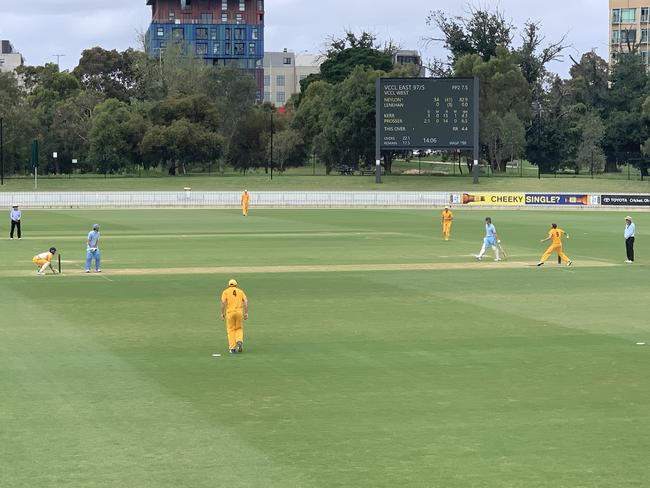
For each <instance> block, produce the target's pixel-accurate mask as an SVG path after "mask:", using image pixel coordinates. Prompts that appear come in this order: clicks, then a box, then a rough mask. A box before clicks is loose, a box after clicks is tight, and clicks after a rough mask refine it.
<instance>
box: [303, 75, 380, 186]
mask: <svg viewBox="0 0 650 488" xmlns="http://www.w3.org/2000/svg"><path fill="white" fill-rule="evenodd" d="M380 74H381V72H378V71H374V70H370V69H364V68H362V67H357V68H355V69H354V70H353V71H352V73H351V74H350V76H348V77H347V78H346V79H345V80H344V81H343V82H341V83H339V84H338V85H337V86H336V89H335V90H332V91H331V92H330V94H329V97H328V100H327V112H326V113H325V115H324V118H323V124H322V132H320V133H319V134H318V135H317V136H316V137H315V139H314V146H315V150H316V153H317V155H318V156H319V158H320V159H321V160H322V161H323V162H325V165H326V169H327V172H328V173H329V172H330V171H331V170H332V168H334V166H336V165H337V164H341V163H346V164H349V165H351V166H357V165H358V164H359V163H360V162H361V163H362V164H368V165H370V164H373V161H374V157H375V149H374V143H375V80H376V79H377V77H378V76H380ZM386 170H387V171H390V168H386Z"/></svg>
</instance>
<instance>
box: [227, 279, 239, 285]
mask: <svg viewBox="0 0 650 488" xmlns="http://www.w3.org/2000/svg"><path fill="white" fill-rule="evenodd" d="M228 286H237V280H235V279H232V280H230V281H229V282H228Z"/></svg>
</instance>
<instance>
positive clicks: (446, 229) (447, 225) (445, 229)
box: [442, 220, 451, 240]
mask: <svg viewBox="0 0 650 488" xmlns="http://www.w3.org/2000/svg"><path fill="white" fill-rule="evenodd" d="M450 234H451V220H450V221H448V222H443V223H442V235H443V236H444V238H445V240H449V236H450Z"/></svg>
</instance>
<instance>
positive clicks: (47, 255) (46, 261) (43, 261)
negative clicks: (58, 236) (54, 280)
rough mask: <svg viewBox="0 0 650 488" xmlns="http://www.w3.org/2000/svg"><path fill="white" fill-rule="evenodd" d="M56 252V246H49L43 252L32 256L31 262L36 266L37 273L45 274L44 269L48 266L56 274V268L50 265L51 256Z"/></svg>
mask: <svg viewBox="0 0 650 488" xmlns="http://www.w3.org/2000/svg"><path fill="white" fill-rule="evenodd" d="M55 254H56V247H51V248H50V249H48V250H47V251H45V252H42V253H40V254H37V255H36V256H34V257H33V258H32V263H34V264H35V265H36V266H37V267H38V271H37V272H36V274H37V275H39V276H43V275H45V270H46V269H47V268H50V269H51V270H52V273H54V274H56V270H55V269H54V268H53V267H52V258H53V257H54V255H55Z"/></svg>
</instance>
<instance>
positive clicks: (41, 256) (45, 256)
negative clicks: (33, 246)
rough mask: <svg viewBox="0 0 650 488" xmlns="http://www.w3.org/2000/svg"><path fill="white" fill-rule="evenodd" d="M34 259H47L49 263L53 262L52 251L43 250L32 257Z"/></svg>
mask: <svg viewBox="0 0 650 488" xmlns="http://www.w3.org/2000/svg"><path fill="white" fill-rule="evenodd" d="M32 261H47V262H48V263H51V262H52V253H51V252H49V251H45V252H42V253H40V254H37V255H36V256H34V257H33V258H32Z"/></svg>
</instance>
